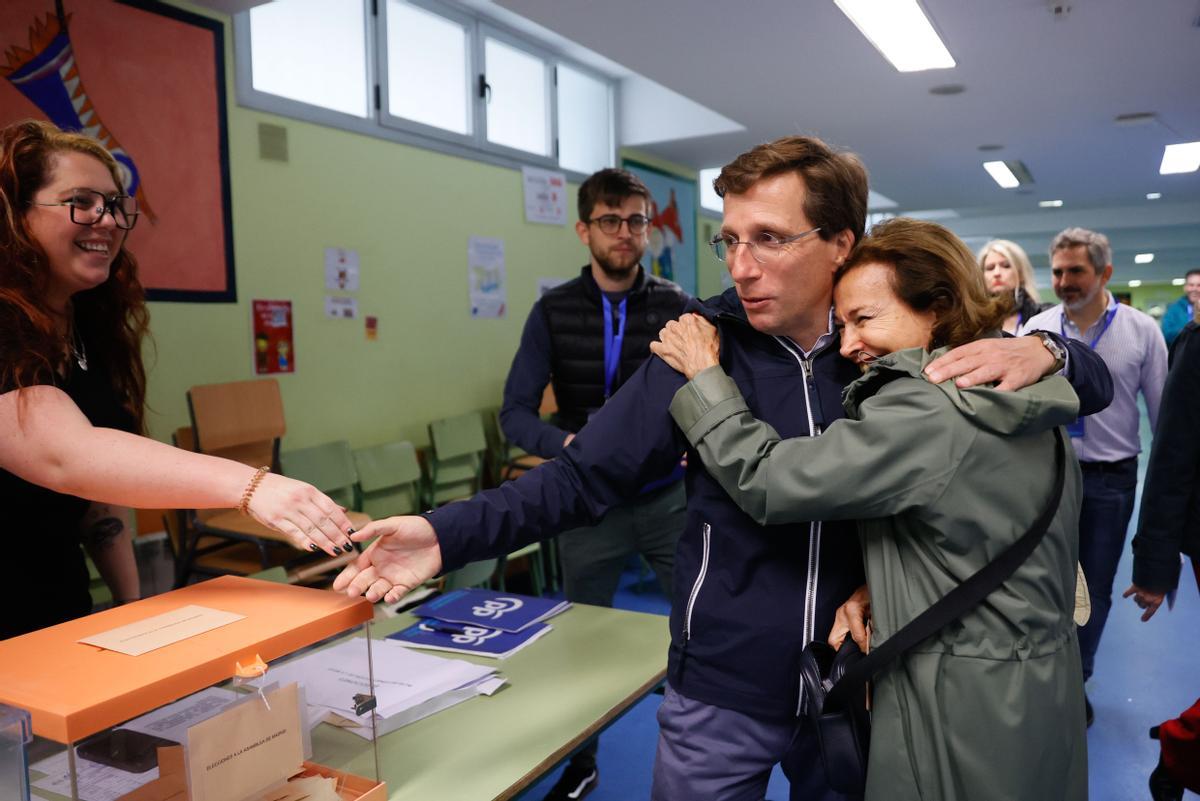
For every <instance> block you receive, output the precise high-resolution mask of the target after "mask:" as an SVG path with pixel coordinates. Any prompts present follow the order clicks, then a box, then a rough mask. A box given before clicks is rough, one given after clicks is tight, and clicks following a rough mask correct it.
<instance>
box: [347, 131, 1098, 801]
mask: <svg viewBox="0 0 1200 801" xmlns="http://www.w3.org/2000/svg"><path fill="white" fill-rule="evenodd" d="M715 186H716V188H717V191H718V192H719V193H721V194H723V196H724V198H725V218H724V224H723V225H722V228H721V234H720V237H719V238H720V240H721V242H720V246H721V250H722V251H724V252H726V253H727V254H728V255H727V259H728V262H729V270H730V273H731V276H732V278H733V280H734V284H735V289H732V290H729V291H727V292H725V293H724V294H723V295H721V296H719V297H717V298H713V299H711V300H709V301H706V302H704V303H703V304H701V303H698V302H693V303H692V305H691V307H690V308H691V310H693V311H696V312H699V313H702V314H704V315H705V316H706V317H708V318H709V319H710V320H712V321H713V322H714V323H715V324H716V325H717V328H718V330H719V332H720V336H721V354H720V356H721V363H722V366H724V368H725V370H726V371H727V372H728V373H729V375H730V376H731V377H732V378H733V379H734V380H735V381H736V382H737V383H738V386H739V388H740V389H741V391H742V393H743V395H744V396H745V398H746V402H747V403H748V404H749V406H750V409H751V411H752V412H753V413H754V415H755V416H756V417H758V418H759V419H761V420H765V421H767V422H768V423H770V424H771V425H772V426H774V427H775V429H776V430H777V431H779V433H780V436H782V437H785V438H786V437H795V436H818V435H820V433H821V432H822V431H823V430H824V429H825V428H826V427H827V426H829V425H831V424H834V423H835V422H836V421H837V420H838V419H840V418H841V417H842V416H843V410H842V407H841V402H840V400H841V390H842V388H843V387H844V386H845V385H846V384H847V383H848V382H850V381H851V380H853V379H854V378H855V377H856V376H857V375H858V369H857V368H856V367H855V366H854V365H853V364H851V363H850V362H849V361H847V360H845V359H842V358H841V357H840V356H839V355H838V337H837V332H836V331H835V330H834V329H833V326H832V314H831V311H832V308H831V303H832V301H831V299H832V284H833V273H834V271H835V270H836V269H837V267H838V265H839V264H840V263H841V262H842V261H844V260H845V258H846V256H847V255H848V254H849V252H850V250H851V248H852V247H853V246H854V244H855V242H857V241H858V239H859V238H860V237H861V236H862V233H863V228H864V222H865V218H866V198H867V176H866V171H865V169H864V168H863V167H862V164H861V163H860V162H859V160H858V159H857V158H856V157H855V156H853V155H851V154H847V153H836V152H834V151H832V150H831V149H829V148H828V147H827V146H826V145H825V144H824V143H823V142H821V141H820V140H817V139H812V138H807V137H799V136H792V137H785V138H784V139H780V140H777V141H775V142H771V143H768V144H765V145H760V146H758V147H756V148H754V149H752V150H750V151H748V152H746V153H744V154H742V155H741V156H739V157H738V158H737V159H735V160H734V161H733V162H731V163H730V164H729V165H727V166H726V167H725V168H724V169H723V170H722V172H721V175H720V177H719V178H718V179H717V181H716V183H715ZM1055 342H1057V344H1055ZM1061 345H1062V343H1061V341H1060V340H1053V341H1052V342H1051V343H1050V345H1046V344H1044V341H1043V340H1042V339H1039V338H1037V337H1020V338H1008V339H1005V340H999V339H996V340H989V341H985V342H975V343H971V344H970V345H967V346H964V348H961V349H959V350H957V351H955V352H952V353H951V354H947V356H946V357H944V361H942V362H941V363H940V364H939V363H934V364H932V365H931V366H930V370H929V373H930V378H931V380H936V381H942V380H946V379H947V378H950V377H952V376H954V375H959V376H960V378H959V379H958V380H959V382H960V384H963V385H970V384H971V383H983V382H990V381H995V380H999V381H1000V386H1001V387H1013V386H1022V385H1025V384H1028V383H1031V382H1032V381H1034V380H1037V378H1039V377H1040V376H1041V375H1042V374H1043V373H1045V372H1048V371H1053V370H1054V369H1055V364H1056V356H1057V355H1058V354H1056V353H1052V352H1051V350H1050V347H1051V346H1053V347H1054V349H1055V351H1059V352H1061ZM1068 347H1069V348H1070V351H1069V355H1070V358H1069V360H1068V362H1067V371H1068V378H1070V379H1071V380H1072V383H1073V384H1074V385H1075V386H1076V388H1077V391H1078V392H1079V394H1080V400H1081V404H1082V411H1083V412H1084V413H1092V412H1095V411H1098V410H1099V409H1100V408H1103V407H1104V406H1105V405H1107V403H1108V400H1109V399H1110V398H1111V394H1112V385H1111V381H1110V379H1109V377H1108V373H1107V370H1106V369H1105V368H1104V365H1103V362H1102V361H1101V360H1100V359H1099V358H1098V357H1096V356H1095V355H1094V354H1092V353H1090V351H1089V349H1087V348H1086V347H1083V348H1080V347H1076V346H1073V345H1071V346H1068ZM1058 366H1060V367H1061V365H1058ZM684 383H685V382H684V379H683V377H682V376H681V375H679V374H678V373H676V372H675V371H674V370H672V369H671V368H669V367H667V365H666V364H665V363H664V362H662V361H661V360H660V359H658V358H651V359H650V360H649V361H648V362H647V363H646V364H645V365H643V366H642V367H641V369H639V370H638V372H637V373H635V374H634V375H633V376H632V377H631V378H630V379H629V380H628V381H627V382H626V383H625V385H624V386H623V387H622V388H621V390H620V391H619V392H617V393H616V394H615V395H614V396H613V397H612V398H611V399H610V400H609V402H608V403H607V404H605V406H604V408H603V409H602V410H601V411H600V413H599V414H597V415H596V416H595V417H594V418H593V419H592V420H591V422H589V423H588V425H587V426H585V427H584V428H583V429H582V430H581V431H580V432H579V434H578V435H577V436H576V438H575V439H574V440H573V441H572V443H571V445H570V446H569V447H568V448H567V449H566V450H565V451H564V453H563V455H562V456H561V457H560V458H557V459H554V460H553V461H550V462H547V463H546V464H544V465H542V466H540V467H539V468H538V469H536V470H534V471H532V472H530V473H527V474H525V475H524V476H522V477H521V478H520V479H518V480H517V481H513V482H509V483H507V484H505V485H504V486H502V487H499V488H497V489H495V490H489V491H487V492H484V493H481V494H480V495H478V496H476V497H475V498H473V499H471V500H470V501H466V502H463V503H458V504H452V505H450V506H446V507H442V508H441V509H437V510H435V511H433V512H431V513H429V514H428V515H426V516H424V517H406V518H391V519H389V520H382V521H376V522H375V523H372V524H370V525H369V526H368V527H366V528H365V529H364V530H363V531H362V532H360V533H358V534H356V535H355V538H356V539H359V538H361V539H366V538H369V537H372V536H376V535H383V536H382V538H381V539H380V540H379V541H378V542H376V543H375V544H374V545H372V546H371V548H369V549H368V550H367V551H366V552H365V553H364V554H363V555H362V556H360V557H359V559H358V560H357V561H356V563H355V564H353V565H351V566H350V567H348V568H347V569H346V571H345V572H344V573H343V574H342V575H341V576H339V578H338V581H337V582H336V584H335V587H336V588H339V589H342V588H348V591H349V592H351V593H352V594H358V593H365V594H366V595H367V597H368V598H370V599H372V600H376V599H378V598H381V597H386V598H388V599H389V600H394V599H397V598H399V597H400V596H401V595H402V594H403V593H404V592H406V591H407V590H408V589H409V588H411V587H413V586H416V585H417V584H419V583H420V582H421V581H423V580H425V579H427V578H429V577H430V576H433V575H435V574H436V573H438V572H439V571H441V570H449V569H453V568H455V567H457V566H460V565H462V564H464V563H466V562H469V561H472V560H475V559H480V558H483V557H485V556H488V555H495V554H501V553H506V552H508V551H511V550H513V549H514V548H516V547H517V546H518V545H519V544H521V543H524V542H530V541H533V540H537V539H540V538H543V537H547V536H550V535H552V534H553V533H554V532H555V531H558V530H561V529H564V528H567V527H569V526H574V525H579V524H580V523H581V522H591V521H594V520H597V519H599V518H600V517H601V516H602V515H603V514H604V512H605V510H607V509H608V508H609V507H611V506H613V505H615V504H618V503H620V502H622V500H624V499H626V498H629V497H631V496H632V495H633V494H634V493H636V492H637V490H638V488H639V487H640V486H642V485H643V484H645V483H646V482H647V481H650V480H652V479H654V478H656V477H657V476H660V475H662V473H663V472H664V471H665V470H667V469H669V468H670V466H671V464H673V462H674V460H675V459H676V458H677V455H678V454H679V453H680V451H682V450H685V449H686V448H687V447H688V443H687V440H686V438H685V437H684V436H683V434H682V432H680V431H679V430H678V429H677V428H676V427H675V424H674V422H673V421H672V419H671V416H670V414H669V412H668V406H669V404H670V402H671V398H672V397H673V396H674V394H675V392H676V391H677V390H678V389H679V388H680V387H681V386H683V384H684ZM688 465H689V466H688V470H687V475H686V478H685V481H686V488H687V496H688V510H687V523H686V525H685V528H684V532H683V534H682V536H681V537H680V540H679V547H678V551H677V553H676V561H675V581H674V586H675V590H674V597H673V599H672V606H671V621H670V627H671V646H670V652H669V655H668V671H667V690H666V698H665V700H664V702H663V705H662V707H661V708H660V711H659V716H658V717H659V726H660V735H659V744H658V751H657V756H656V760H655V768H654V780H653V784H654V786H653V791H652V797H653V798H654V799H681V800H682V799H689V800H690V799H697V798H704V799H729V800H730V801H732V800H733V799H748V798H760V799H761V798H762V797H763V794H764V792H765V790H766V786H767V781H768V778H769V776H770V772H771V769H772V767H773V766H774V765H775V764H776V763H778V762H780V761H781V760H782V759H783V757H784V756H785V754H787V755H788V757H789V758H788V760H787V762H786V764H785V770H786V771H787V773H788V778H789V780H790V782H791V797H792V799H839V798H841V796H839V795H838V794H836V793H833V792H832V791H831V790H830V789H829V788H828V787H827V786H826V784H825V780H824V775H823V772H822V770H821V767H820V764H819V756H818V754H817V752H816V748H815V743H814V742H813V739H812V737H810V736H805V734H804V733H803V732H800V733H799V734H800V736H798V737H797V736H795V735H797V733H798V732H797V727H798V726H799V725H800V724H799V722H798V721H799V718H798V717H797V715H798V712H799V710H800V706H801V704H802V703H803V699H802V698H800V695H799V685H800V678H799V670H798V656H799V654H800V651H801V650H802V649H803V647H804V645H805V644H806V643H808V642H809V641H810V640H812V639H814V638H818V637H820V638H824V637H825V636H826V635H827V634H828V632H829V629H830V626H831V624H832V622H833V616H834V612H835V611H836V610H837V608H838V606H839V605H840V604H842V603H843V602H844V601H845V600H846V599H847V598H848V597H849V596H850V594H851V592H853V590H854V589H856V588H857V587H858V586H859V585H860V584H862V583H863V574H862V559H861V555H860V553H859V551H858V543H857V537H856V536H854V527H853V525H848V524H845V523H836V524H835V523H821V522H819V521H814V522H812V523H801V524H791V525H780V526H765V527H764V526H759V525H758V524H756V523H755V522H754V521H753V520H751V519H750V518H749V517H747V516H746V515H745V514H743V513H742V512H741V510H739V509H738V508H737V506H736V505H735V504H733V502H732V501H730V499H729V497H728V496H727V495H726V494H725V492H724V491H723V490H722V489H721V487H720V486H718V485H717V484H716V483H715V482H714V481H713V480H712V479H711V478H710V477H709V476H708V475H707V474H706V473H705V472H704V469H703V466H702V464H701V462H700V460H699V459H698V458H695V457H694V454H693V455H691V456H690V457H689V460H688ZM789 749H791V751H790V752H789Z"/></svg>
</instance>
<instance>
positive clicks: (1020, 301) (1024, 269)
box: [979, 239, 1042, 334]
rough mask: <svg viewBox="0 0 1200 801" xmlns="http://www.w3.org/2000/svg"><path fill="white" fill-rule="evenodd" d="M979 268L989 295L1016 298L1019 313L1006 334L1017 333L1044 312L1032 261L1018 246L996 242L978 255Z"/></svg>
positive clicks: (1008, 320) (1010, 318) (1006, 326)
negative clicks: (1034, 277) (1027, 321)
mask: <svg viewBox="0 0 1200 801" xmlns="http://www.w3.org/2000/svg"><path fill="white" fill-rule="evenodd" d="M979 266H980V267H981V268H982V269H983V281H984V283H985V284H986V285H987V289H988V292H991V293H992V294H993V295H1000V294H1003V293H1006V292H1011V293H1012V294H1013V299H1014V300H1015V304H1014V305H1015V306H1016V311H1015V312H1013V314H1011V315H1009V316H1008V318H1006V319H1005V320H1004V330H1005V331H1007V332H1008V333H1010V334H1015V333H1017V329H1018V328H1020V327H1021V324H1022V323H1023V322H1025V321H1026V320H1028V319H1029V318H1030V317H1032V316H1033V315H1035V314H1037V313H1038V312H1040V311H1041V310H1042V302H1041V298H1039V297H1038V291H1037V286H1036V285H1035V284H1034V281H1033V265H1032V264H1030V263H1029V257H1028V256H1026V255H1025V251H1024V250H1022V249H1021V246H1020V245H1018V244H1017V243H1016V242H1010V241H1008V240H1007V239H993V240H992V241H991V242H988V243H987V244H986V245H984V246H983V249H982V250H980V251H979Z"/></svg>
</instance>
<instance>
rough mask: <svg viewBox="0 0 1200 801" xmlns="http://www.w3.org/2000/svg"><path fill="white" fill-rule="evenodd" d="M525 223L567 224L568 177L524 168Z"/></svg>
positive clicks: (522, 176) (522, 174) (522, 177)
mask: <svg viewBox="0 0 1200 801" xmlns="http://www.w3.org/2000/svg"><path fill="white" fill-rule="evenodd" d="M521 179H522V183H524V185H525V222H531V223H549V224H550V225H566V224H567V176H566V175H565V174H563V173H561V172H553V171H551V170H541V169H538V168H537V167H522V168H521Z"/></svg>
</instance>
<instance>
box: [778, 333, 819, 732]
mask: <svg viewBox="0 0 1200 801" xmlns="http://www.w3.org/2000/svg"><path fill="white" fill-rule="evenodd" d="M775 338H776V339H777V340H779V343H780V344H781V345H783V347H784V349H785V350H787V352H788V353H790V354H791V355H792V357H793V358H794V359H795V360H796V361H797V362H798V363H799V365H800V373H801V375H802V376H803V377H804V411H805V412H806V413H807V415H808V435H809V436H810V437H815V436H819V435H820V433H821V429H820V426H818V425H817V424H816V422H815V421H814V420H813V413H812V395H811V394H810V387H812V383H813V371H812V356H809V357H807V358H805V357H804V356H802V355H801V354H799V353H797V352H796V351H795V350H793V348H792V346H791V345H789V344H788V343H787V342H786V341H785V340H783V339H782V338H780V337H775ZM814 355H815V354H814ZM820 562H821V521H819V520H814V521H811V522H810V523H809V524H808V576H807V580H806V582H805V585H804V629H803V631H802V633H801V637H802V640H801V643H800V644H801V646H802V647H803V646H807V645H808V644H809V643H810V642H812V641H813V640H814V639H815V638H816V629H817V582H818V580H819V578H820V575H819V573H820ZM803 711H804V685H803V683H801V686H800V695H799V699H798V701H797V703H796V714H797V715H799V714H801V713H803Z"/></svg>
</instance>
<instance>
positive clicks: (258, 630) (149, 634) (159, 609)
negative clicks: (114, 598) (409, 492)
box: [0, 576, 387, 801]
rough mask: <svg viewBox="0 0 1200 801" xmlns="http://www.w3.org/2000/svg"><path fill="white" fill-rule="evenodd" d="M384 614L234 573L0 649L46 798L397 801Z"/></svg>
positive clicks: (2, 696)
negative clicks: (375, 651) (379, 639)
mask: <svg viewBox="0 0 1200 801" xmlns="http://www.w3.org/2000/svg"><path fill="white" fill-rule="evenodd" d="M372 616H373V610H372V607H371V604H369V603H368V602H367V601H365V600H363V599H361V598H359V599H351V598H347V597H345V596H343V595H338V594H335V593H332V592H326V591H322V590H313V589H307V588H304V587H294V586H290V585H287V584H276V583H272V582H267V581H258V580H255V579H248V578H240V577H234V576H224V577H221V578H216V579H213V580H211V581H206V582H204V583H202V584H195V585H193V586H190V587H185V588H183V589H180V590H175V591H174V592H168V593H165V594H163V595H158V596H155V597H153V598H147V599H146V600H143V601H138V602H137V603H132V604H129V605H127V606H122V607H118V608H116V609H109V610H106V611H104V612H99V613H97V614H94V615H89V616H88V617H85V618H80V619H78V620H72V621H70V622H67V623H63V624H61V625H58V626H53V627H51V628H47V629H42V630H41V631H35V632H33V633H31V634H26V635H24V636H21V637H15V638H13V639H10V640H5V641H0V704H8V705H10V706H14V707H18V708H20V709H23V710H25V711H27V712H28V713H29V715H30V718H31V720H32V728H33V733H34V740H33V742H32V743H31V744H30V746H29V762H30V765H29V767H30V788H31V791H32V797H33V798H42V799H50V801H58V799H72V800H73V801H75V800H78V801H288V800H289V799H300V798H305V799H308V801H322V800H323V799H324V800H325V801H351V800H352V799H357V801H386V798H387V788H386V786H385V785H384V784H383V783H381V782H380V780H379V765H378V757H377V754H376V750H375V733H376V728H377V726H376V724H377V717H376V713H375V711H374V710H375V690H374V688H375V683H374V675H373V672H372V663H371V641H370V638H369V637H368V636H367V634H368V631H367V628H368V624H369V622H370V620H371V619H372ZM301 653H304V654H306V655H308V656H309V657H312V656H313V655H314V654H319V658H316V659H313V658H307V659H304V660H299V659H297V657H298V656H299V655H300V654H301ZM289 662H290V663H291V664H289ZM285 666H286V667H285Z"/></svg>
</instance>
